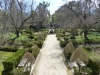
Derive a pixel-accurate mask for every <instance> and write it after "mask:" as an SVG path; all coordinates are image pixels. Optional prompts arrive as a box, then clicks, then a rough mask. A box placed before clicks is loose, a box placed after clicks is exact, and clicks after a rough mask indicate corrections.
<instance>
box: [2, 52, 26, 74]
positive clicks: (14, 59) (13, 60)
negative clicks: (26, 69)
mask: <svg viewBox="0 0 100 75" xmlns="http://www.w3.org/2000/svg"><path fill="white" fill-rule="evenodd" d="M24 53H25V51H24V50H18V51H17V52H16V53H15V54H14V55H13V56H11V57H9V58H7V59H6V60H5V61H3V62H2V63H3V67H4V70H3V71H2V75H11V74H10V72H11V71H12V70H13V68H14V67H17V66H18V64H19V62H20V60H21V58H22V56H23V55H24Z"/></svg>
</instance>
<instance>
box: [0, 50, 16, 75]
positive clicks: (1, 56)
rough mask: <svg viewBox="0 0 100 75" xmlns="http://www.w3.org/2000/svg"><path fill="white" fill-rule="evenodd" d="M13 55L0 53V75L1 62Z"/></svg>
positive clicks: (11, 53) (0, 69)
mask: <svg viewBox="0 0 100 75" xmlns="http://www.w3.org/2000/svg"><path fill="white" fill-rule="evenodd" d="M13 54H14V52H4V51H0V75H2V74H1V72H2V70H3V65H2V61H4V60H5V59H7V58H8V57H10V56H12V55H13Z"/></svg>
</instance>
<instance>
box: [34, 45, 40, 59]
mask: <svg viewBox="0 0 100 75" xmlns="http://www.w3.org/2000/svg"><path fill="white" fill-rule="evenodd" d="M39 52H40V49H39V47H38V46H37V45H34V46H33V48H32V54H33V56H34V57H35V58H36V57H37V56H38V54H39Z"/></svg>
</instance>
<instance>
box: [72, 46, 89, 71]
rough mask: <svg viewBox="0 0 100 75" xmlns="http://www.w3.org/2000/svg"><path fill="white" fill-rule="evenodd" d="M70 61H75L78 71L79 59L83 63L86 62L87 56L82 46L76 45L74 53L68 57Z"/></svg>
mask: <svg viewBox="0 0 100 75" xmlns="http://www.w3.org/2000/svg"><path fill="white" fill-rule="evenodd" d="M70 61H71V62H76V63H77V65H78V67H79V72H80V70H81V68H80V67H81V61H82V62H83V63H84V64H87V63H88V56H87V54H86V52H85V51H84V50H83V48H82V47H78V48H77V49H76V50H75V51H74V53H73V54H72V56H71V58H70Z"/></svg>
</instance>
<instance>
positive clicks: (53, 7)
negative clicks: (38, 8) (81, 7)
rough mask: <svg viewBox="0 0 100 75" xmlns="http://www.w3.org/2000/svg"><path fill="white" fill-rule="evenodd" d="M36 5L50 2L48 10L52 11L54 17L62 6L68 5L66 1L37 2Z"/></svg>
mask: <svg viewBox="0 0 100 75" xmlns="http://www.w3.org/2000/svg"><path fill="white" fill-rule="evenodd" d="M35 1H36V3H39V2H43V1H45V2H49V3H50V6H49V7H48V9H49V10H50V14H51V15H52V14H53V13H54V12H55V11H56V10H57V9H58V8H59V7H60V6H62V5H64V4H65V3H66V0H35ZM68 1H72V0H67V2H68Z"/></svg>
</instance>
